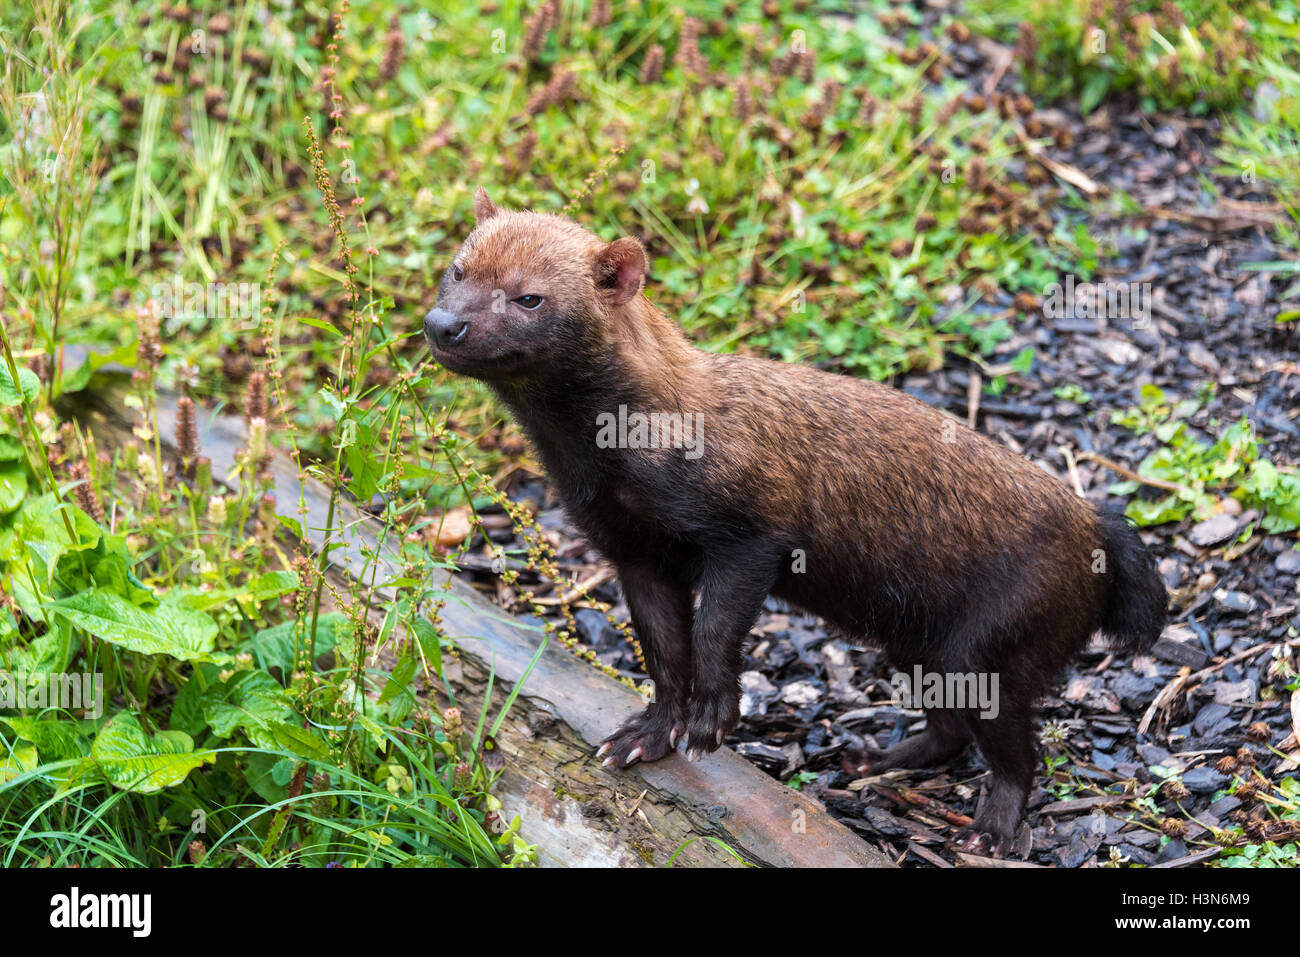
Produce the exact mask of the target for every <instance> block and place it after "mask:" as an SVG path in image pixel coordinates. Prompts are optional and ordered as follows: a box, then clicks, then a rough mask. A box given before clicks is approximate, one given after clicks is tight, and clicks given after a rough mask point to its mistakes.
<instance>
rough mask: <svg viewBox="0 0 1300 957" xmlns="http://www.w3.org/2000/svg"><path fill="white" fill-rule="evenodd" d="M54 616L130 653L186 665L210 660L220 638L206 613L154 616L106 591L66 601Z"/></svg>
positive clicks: (162, 611)
mask: <svg viewBox="0 0 1300 957" xmlns="http://www.w3.org/2000/svg"><path fill="white" fill-rule="evenodd" d="M49 611H50V612H52V613H54V614H56V615H59V616H62V617H63V618H65V619H66V620H68V621H69V622H71V623H72V624H73V625H74V626H75V627H77V628H80V629H82V630H83V631H86V632H89V633H90V634H92V635H94V636H95V637H96V638H100V639H102V640H104V641H107V642H110V643H112V644H115V645H120V646H121V647H123V648H126V649H127V650H129V651H136V652H139V653H141V654H146V655H171V656H172V657H173V658H179V659H181V660H182V661H195V660H204V659H205V658H207V657H208V655H209V653H210V652H211V651H212V649H213V646H214V644H215V642H216V638H217V623H216V622H215V621H213V620H212V619H211V618H209V617H208V616H207V615H205V614H203V613H202V612H198V611H194V610H192V609H190V608H186V607H184V606H183V605H176V604H166V603H164V604H161V605H159V606H158V607H157V608H155V609H153V610H152V611H149V610H146V609H144V608H140V607H138V606H136V605H133V604H131V603H130V602H129V601H127V600H126V599H125V598H123V597H122V596H121V595H118V594H117V593H116V592H112V591H109V590H108V589H105V588H96V589H94V590H93V591H88V592H82V593H81V594H80V595H73V596H72V597H71V598H64V599H63V600H62V601H57V602H55V603H54V604H52V605H50V606H49Z"/></svg>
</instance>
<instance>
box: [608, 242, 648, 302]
mask: <svg viewBox="0 0 1300 957" xmlns="http://www.w3.org/2000/svg"><path fill="white" fill-rule="evenodd" d="M649 269H650V260H649V259H648V258H647V257H646V254H645V250H644V249H643V248H642V247H641V244H640V243H639V242H637V241H636V240H635V239H633V238H632V237H631V236H624V237H623V238H622V239H616V240H614V241H613V242H612V243H609V244H608V245H606V246H605V247H604V248H603V249H601V250H600V252H598V253H596V287H597V288H598V289H600V290H601V291H602V292H604V294H605V297H606V299H608V300H609V302H610V303H611V304H613V305H615V306H621V305H623V303H625V302H627V301H629V300H630V299H632V298H633V297H635V296H636V294H637V293H639V292H640V291H641V286H642V285H643V284H644V283H645V274H646V272H647V271H648V270H649Z"/></svg>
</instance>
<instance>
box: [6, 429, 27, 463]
mask: <svg viewBox="0 0 1300 957" xmlns="http://www.w3.org/2000/svg"><path fill="white" fill-rule="evenodd" d="M26 458H27V456H26V454H25V453H24V452H23V443H22V442H20V441H19V440H18V439H17V438H15V437H14V436H12V435H10V434H9V433H7V432H0V462H22V461H23V460H25V459H26Z"/></svg>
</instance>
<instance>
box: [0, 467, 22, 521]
mask: <svg viewBox="0 0 1300 957" xmlns="http://www.w3.org/2000/svg"><path fill="white" fill-rule="evenodd" d="M26 495H27V470H26V469H25V468H23V466H22V463H20V462H5V463H4V464H3V465H0V512H12V511H13V510H14V509H16V508H17V507H18V506H19V505H21V504H22V503H23V498H24V497H25V496H26Z"/></svg>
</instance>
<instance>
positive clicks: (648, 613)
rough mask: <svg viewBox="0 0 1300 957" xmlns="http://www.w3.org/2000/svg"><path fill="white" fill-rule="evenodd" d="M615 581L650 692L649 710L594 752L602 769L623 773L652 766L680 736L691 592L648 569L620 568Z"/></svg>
mask: <svg viewBox="0 0 1300 957" xmlns="http://www.w3.org/2000/svg"><path fill="white" fill-rule="evenodd" d="M618 578H619V583H620V584H621V585H622V586H623V596H624V597H625V598H626V599H627V607H628V611H630V612H631V614H632V624H633V626H634V627H635V628H636V633H637V639H638V640H639V641H640V642H641V651H642V653H643V654H644V655H645V665H646V671H647V672H648V673H649V675H650V678H651V680H653V681H654V686H655V696H654V701H652V702H651V703H650V706H649V707H647V708H646V709H645V711H643V712H641V714H639V715H637V716H636V717H635V718H632V719H631V720H630V721H628V722H626V723H625V724H624V725H623V726H622V727H621V728H619V729H618V730H617V731H616V732H614V734H612V735H610V737H609V738H608V739H606V741H605V743H604V744H602V745H601V747H600V750H599V751H598V752H596V756H597V757H603V758H604V759H605V761H604V763H605V764H612V765H616V766H618V767H627V766H628V765H629V764H632V763H633V762H635V761H658V760H659V759H660V758H662V757H663V756H664V755H666V754H667V753H668V752H669V751H671V750H672V749H673V748H675V747H676V746H677V742H678V741H679V740H681V739H682V737H683V736H684V735H685V733H686V715H687V706H688V703H689V700H690V690H691V586H690V583H689V581H686V580H685V579H684V578H682V577H681V576H675V575H674V574H673V573H672V572H667V571H664V570H662V569H658V568H654V567H652V566H649V565H639V564H626V563H625V564H622V565H620V566H619V569H618ZM675 579H676V580H675Z"/></svg>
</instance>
